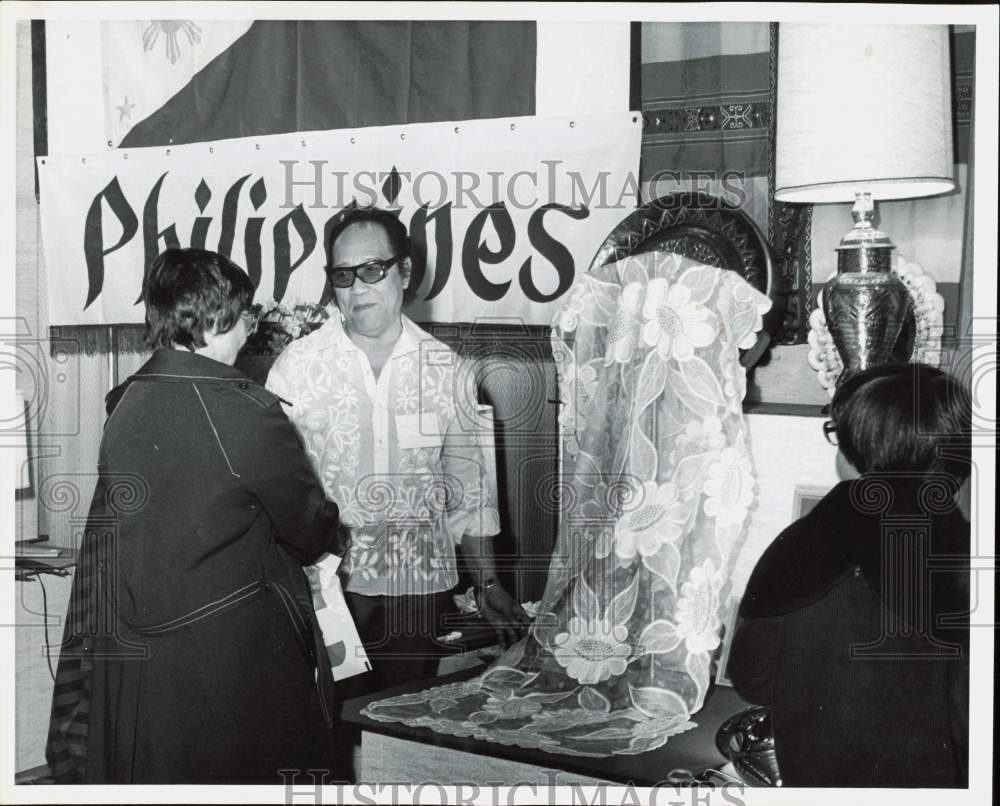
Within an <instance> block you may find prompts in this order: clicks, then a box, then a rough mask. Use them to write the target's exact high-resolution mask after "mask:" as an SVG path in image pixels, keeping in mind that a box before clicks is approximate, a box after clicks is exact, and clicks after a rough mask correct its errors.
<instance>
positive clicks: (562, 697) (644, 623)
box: [364, 252, 770, 757]
mask: <svg viewBox="0 0 1000 806" xmlns="http://www.w3.org/2000/svg"><path fill="white" fill-rule="evenodd" d="M769 306H770V303H769V301H768V299H767V298H766V297H764V296H763V295H762V294H760V293H759V292H758V291H756V290H755V289H754V288H752V287H751V286H750V285H749V284H748V283H747V282H746V281H744V280H743V279H742V278H741V277H739V276H738V275H737V274H736V273H734V272H729V271H724V270H721V269H716V268H712V267H709V266H702V265H699V264H697V263H694V262H693V261H690V260H689V259H687V258H683V257H681V256H679V255H675V254H667V253H659V252H655V253H647V254H643V255H639V256H634V257H628V258H625V259H624V260H621V261H619V262H617V263H613V264H609V265H608V266H605V267H603V268H602V269H599V270H597V272H595V273H594V274H590V275H584V276H582V277H580V278H579V280H578V281H577V284H576V286H575V288H574V289H573V291H572V292H571V293H570V295H569V297H568V300H567V302H566V303H565V304H564V306H563V308H562V312H561V314H560V315H559V317H558V318H557V320H556V322H555V323H554V328H553V336H552V345H553V348H552V349H553V355H554V357H555V359H556V362H557V367H558V374H559V385H560V400H561V401H562V404H563V405H562V414H561V416H560V418H559V419H560V423H561V426H562V429H561V430H562V457H563V459H562V468H561V471H562V472H561V478H562V482H561V495H560V511H561V519H560V525H559V533H558V537H557V541H556V546H555V549H554V551H553V554H552V561H551V563H550V566H549V573H548V582H547V585H546V588H545V593H544V595H543V597H542V601H541V604H540V607H539V613H538V616H537V618H536V620H535V622H534V624H533V626H532V628H531V630H530V632H529V634H528V636H527V637H526V638H524V639H523V640H522V641H520V642H519V643H517V644H515V645H514V646H513V647H511V648H510V649H509V650H508V651H507V652H506V653H505V654H504V655H503V656H501V657H500V658H499V660H498V661H497V662H496V663H495V664H494V665H493V666H492V667H491V668H490V669H488V670H487V671H485V672H484V673H482V674H481V675H479V676H478V677H477V678H475V679H473V680H471V681H466V682H461V683H456V684H451V685H446V686H438V687H433V688H430V689H427V690H425V691H421V692H416V693H413V694H406V695H402V696H397V697H392V698H387V699H383V700H380V701H376V702H374V703H371V704H370V705H369V706H368V707H367V708H366V709H365V711H364V713H365V714H366V715H367V716H369V717H371V718H372V719H375V720H379V721H386V722H403V723H405V724H408V725H415V726H421V727H426V728H430V729H431V730H434V731H438V732H440V733H446V734H453V735H459V736H474V737H476V738H480V739H486V740H488V741H496V742H500V743H503V744H513V745H518V746H521V747H534V748H540V749H542V750H546V751H548V752H553V753H562V754H568V755H575V756H592V757H597V756H609V755H615V754H633V753H643V752H646V751H647V750H652V749H654V748H656V747H659V746H660V745H662V744H663V743H664V742H666V741H667V740H668V739H669V737H670V736H672V735H674V734H676V733H679V732H681V731H684V730H687V729H689V728H691V727H693V726H694V722H692V716H693V715H695V714H696V713H697V712H698V710H699V709H700V708H701V706H702V704H703V703H704V700H705V695H706V693H707V691H708V688H709V684H710V680H711V669H712V658H713V656H714V652H715V650H716V649H717V648H718V646H719V644H720V635H721V630H722V627H721V620H722V610H723V602H725V601H726V597H727V595H728V591H729V588H730V574H731V565H732V562H733V560H734V558H735V557H736V556H737V554H738V549H739V546H740V545H741V542H742V541H743V539H744V538H745V536H746V530H745V525H746V521H747V517H748V511H749V508H750V507H751V505H752V503H753V501H754V499H755V481H754V475H753V471H752V467H751V460H750V452H749V438H748V433H747V427H746V423H745V420H744V418H743V414H742V399H743V395H744V394H745V391H746V379H745V376H744V370H743V368H742V366H741V365H740V363H739V349H740V348H744V349H745V348H747V347H750V346H752V345H753V343H754V341H755V339H756V332H757V331H758V330H759V329H760V327H761V315H762V313H763V312H764V311H766V310H767V309H768V307H769Z"/></svg>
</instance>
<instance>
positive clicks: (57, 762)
mask: <svg viewBox="0 0 1000 806" xmlns="http://www.w3.org/2000/svg"><path fill="white" fill-rule="evenodd" d="M108 413H109V417H108V420H107V423H106V425H105V430H104V436H103V439H102V442H101V451H100V460H99V465H98V472H99V479H98V484H97V489H96V492H95V494H94V499H93V503H92V505H91V510H90V517H89V519H88V523H87V528H86V532H85V536H84V539H83V542H82V544H81V550H80V557H79V563H78V569H77V573H76V577H75V579H74V583H73V592H72V594H71V602H70V611H69V614H68V616H69V617H68V619H67V623H66V627H65V631H64V643H63V649H62V653H61V656H60V660H59V667H58V672H57V679H56V686H55V692H54V696H53V707H52V717H51V722H50V730H49V742H48V747H47V752H46V755H47V758H48V761H49V765H50V768H51V770H52V772H53V774H54V776H55V778H56V780H57V781H60V782H86V783H192V784H193V783H224V784H225V783H229V784H235V783H281V782H282V777H281V776H280V774H279V772H278V771H279V770H280V769H306V768H310V767H311V768H328V767H329V766H330V760H331V759H330V739H331V737H330V732H329V729H330V714H331V712H332V705H333V703H332V685H333V680H332V676H331V674H330V667H329V664H328V663H320V664H318V665H317V662H316V659H317V657H318V658H321V659H324V660H325V658H326V653H325V652H323V651H320V650H321V642H318V641H317V640H316V636H317V635H318V628H317V627H316V624H315V614H314V612H313V609H312V606H311V595H310V591H309V586H308V583H307V581H306V578H305V575H304V573H303V570H302V566H303V564H308V563H311V562H313V561H315V560H316V559H317V558H318V557H319V556H320V555H321V554H323V553H324V552H326V551H339V547H338V545H337V524H338V512H337V507H336V505H335V504H333V503H331V502H328V501H327V500H326V498H325V496H324V494H323V490H322V488H321V486H320V484H319V482H318V481H317V479H316V477H315V475H314V473H313V471H312V469H311V468H310V466H309V464H308V460H307V459H306V456H305V454H304V453H303V451H302V449H301V447H300V443H299V441H298V438H297V435H296V433H295V431H294V429H293V427H292V425H291V424H290V423H289V421H288V419H287V418H286V416H285V414H284V413H283V412H282V410H281V406H280V404H279V399H278V398H277V397H276V396H275V395H273V394H271V393H270V392H268V391H266V390H265V389H263V388H262V387H260V386H258V385H257V384H255V383H253V382H252V381H250V380H249V379H248V378H247V377H246V376H244V375H243V374H242V373H240V372H239V371H238V370H235V369H233V368H232V367H229V366H227V365H224V364H220V363H218V362H216V361H213V360H211V359H208V358H205V357H203V356H199V355H196V354H193V353H188V352H186V351H178V350H158V351H156V352H155V353H154V354H153V356H152V358H151V359H150V360H149V361H148V362H147V363H146V364H145V365H144V366H143V367H142V368H141V369H140V370H139V371H138V372H137V373H136V374H135V375H134V376H132V377H131V378H129V379H128V380H127V381H126V382H125V383H124V384H122V385H121V386H119V387H117V388H116V389H115V390H114V391H112V392H111V394H110V395H109V396H108Z"/></svg>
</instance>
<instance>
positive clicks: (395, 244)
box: [324, 204, 410, 272]
mask: <svg viewBox="0 0 1000 806" xmlns="http://www.w3.org/2000/svg"><path fill="white" fill-rule="evenodd" d="M363 223H370V224H378V225H379V226H380V227H382V229H384V230H385V234H386V235H388V236H389V246H390V247H391V248H392V253H393V254H394V255H397V256H399V257H400V258H404V257H410V237H409V236H408V235H407V234H406V225H404V224H403V222H402V221H400V220H399V218H398V217H397V216H396V214H395V213H391V212H389V211H388V210H383V209H381V208H380V207H358V206H357V205H353V204H352V205H350V206H348V207H345V208H344V209H343V210H341V211H340V212H339V213H337V215H336V216H334V217H333V218H332V219H330V222H329V224H327V227H326V236H325V238H324V245H325V246H326V270H327V272H329V271H330V269H331V268H332V266H333V244H334V242H335V241H336V240H337V238H339V237H340V236H341V234H343V232H344V230H345V229H347V228H348V227H349V226H351V225H352V224H363Z"/></svg>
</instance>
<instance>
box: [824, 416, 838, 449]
mask: <svg viewBox="0 0 1000 806" xmlns="http://www.w3.org/2000/svg"><path fill="white" fill-rule="evenodd" d="M823 436H824V437H826V441H827V442H829V443H830V444H831V445H836V444H837V424H836V423H835V422H834V421H833V420H827V421H826V422H825V423H823Z"/></svg>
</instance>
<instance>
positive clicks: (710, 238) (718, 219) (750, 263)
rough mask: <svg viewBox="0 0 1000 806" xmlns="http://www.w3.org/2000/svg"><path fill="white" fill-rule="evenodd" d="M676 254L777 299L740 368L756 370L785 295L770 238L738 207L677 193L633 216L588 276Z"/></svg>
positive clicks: (775, 328)
mask: <svg viewBox="0 0 1000 806" xmlns="http://www.w3.org/2000/svg"><path fill="white" fill-rule="evenodd" d="M654 250H659V251H663V252H676V253H677V254H680V255H684V256H685V257H688V258H690V259H692V260H696V261H698V262H699V263H703V264H705V265H707V266H716V267H717V268H721V269H728V270H730V271H735V272H737V273H739V275H740V276H741V277H743V279H745V280H746V281H747V282H748V283H750V285H752V286H753V287H754V288H756V289H757V290H758V291H761V292H762V293H764V294H766V295H767V296H768V297H770V299H771V310H770V311H768V312H767V313H766V314H765V315H764V324H763V327H762V328H761V331H760V333H759V334H758V336H757V342H756V344H754V346H753V347H751V348H750V349H749V350H744V351H743V352H742V353H741V356H740V363H741V364H743V366H744V367H746V368H747V369H750V368H752V367H753V366H754V365H755V364H756V363H757V361H759V360H760V357H761V355H763V353H764V351H765V350H766V349H767V347H768V345H769V344H770V343H771V339H772V338H773V337H774V336H775V335H776V334H777V332H778V327H779V325H780V324H781V309H782V304H783V300H782V295H781V292H780V289H779V277H778V270H777V265H778V264H777V260H776V258H775V256H774V250H773V249H772V248H771V245H770V244H769V243H768V242H767V238H766V237H765V236H764V234H763V233H762V232H761V231H760V228H759V227H758V226H757V225H756V224H755V223H754V222H753V220H752V219H751V218H750V217H749V216H748V215H747V214H746V213H744V212H743V211H742V210H740V209H739V208H738V207H734V206H732V205H730V204H728V203H727V202H725V201H724V200H723V199H720V198H718V197H715V196H710V195H708V194H707V193H672V194H670V195H667V196H661V197H660V198H658V199H654V200H653V201H651V202H649V203H647V204H644V205H643V206H642V207H639V208H637V209H636V210H635V211H634V212H632V213H630V214H629V215H628V216H627V217H626V218H625V219H624V220H623V221H622V222H621V223H620V224H619V225H618V226H617V227H615V228H614V229H613V230H612V231H611V234H610V235H608V237H607V238H605V239H604V243H603V244H601V247H600V248H599V249H598V250H597V254H596V255H594V259H593V260H592V261H591V263H590V268H589V269H588V271H594V270H596V269H598V268H600V267H601V266H605V265H607V264H608V263H613V262H615V261H616V260H621V259H622V258H624V257H628V256H629V255H637V254H641V253H643V252H651V251H654Z"/></svg>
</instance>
